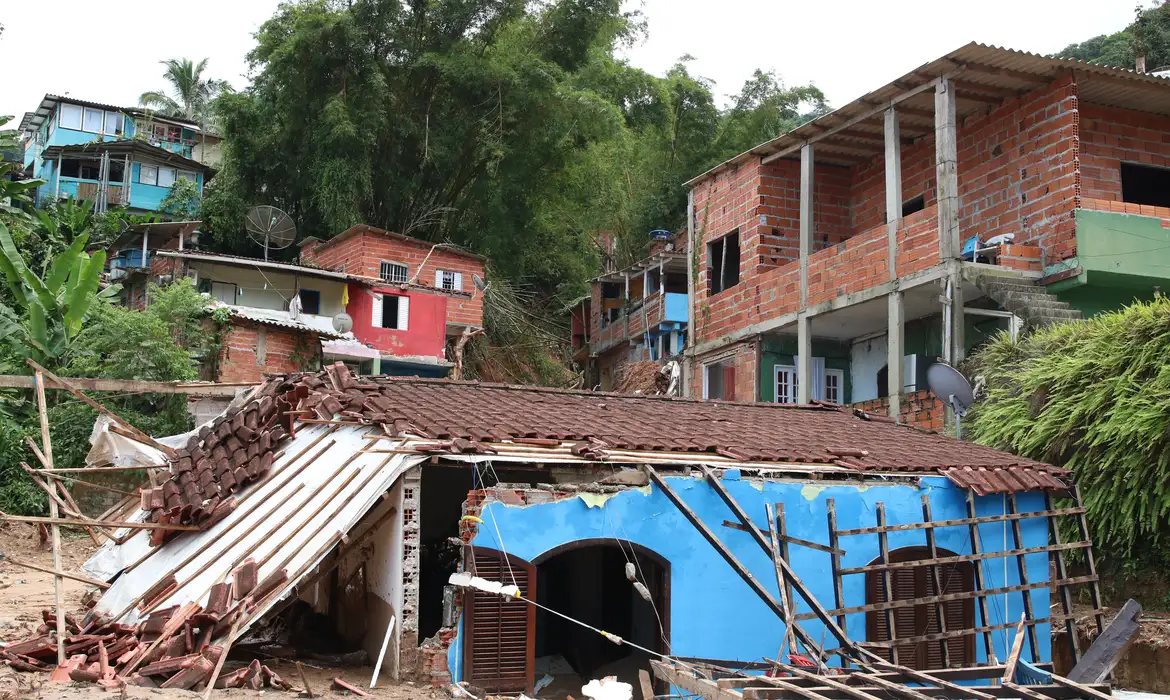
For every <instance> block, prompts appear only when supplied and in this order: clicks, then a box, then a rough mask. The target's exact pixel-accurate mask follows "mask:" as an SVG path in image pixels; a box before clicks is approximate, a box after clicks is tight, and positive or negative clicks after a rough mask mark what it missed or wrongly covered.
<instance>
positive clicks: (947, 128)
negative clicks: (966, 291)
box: [934, 79, 962, 260]
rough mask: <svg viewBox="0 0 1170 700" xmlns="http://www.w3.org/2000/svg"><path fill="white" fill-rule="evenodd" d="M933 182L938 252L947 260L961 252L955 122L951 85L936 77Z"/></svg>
mask: <svg viewBox="0 0 1170 700" xmlns="http://www.w3.org/2000/svg"><path fill="white" fill-rule="evenodd" d="M934 143H935V154H934V163H935V182H936V183H937V184H936V187H937V198H938V252H939V259H940V260H951V259H953V258H957V257H958V256H959V253H960V251H962V246H961V243H960V242H959V156H958V131H957V127H956V122H955V87H954V86H953V85H952V84H951V82H950V80H948V79H942V80H939V81H938V82H937V83H936V85H935V88H934Z"/></svg>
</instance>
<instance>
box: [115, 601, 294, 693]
mask: <svg viewBox="0 0 1170 700" xmlns="http://www.w3.org/2000/svg"><path fill="white" fill-rule="evenodd" d="M243 619H244V616H243V615H237V616H236V619H235V620H234V621H233V622H232V626H231V628H230V629H228V634H227V639H226V640H225V641H224V643H223V651H222V652H220V654H219V658H218V659H216V661H215V668H214V669H212V671H211V678H208V679H207V690H206V691H204V693H203V700H208V698H210V697H211V693H212V691H214V690H215V682H216V681H218V680H219V673H220V671H222V670H223V664H224V662H225V661H227V657H228V652H229V651H230V650H231V648H232V642H234V641H235V639H236V631H237V630H238V629H239V628H240V621H241V620H243ZM297 666H298V667H299V666H300V664H297ZM127 673H128V672H127ZM305 689H306V690H307V689H308V685H307V684H306V686H305ZM309 697H313V694H312V693H311V692H310V693H309Z"/></svg>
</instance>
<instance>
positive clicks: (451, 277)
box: [435, 270, 463, 292]
mask: <svg viewBox="0 0 1170 700" xmlns="http://www.w3.org/2000/svg"><path fill="white" fill-rule="evenodd" d="M435 286H436V287H438V288H439V289H445V290H447V291H450V292H462V291H463V273H461V272H452V271H451V270H435Z"/></svg>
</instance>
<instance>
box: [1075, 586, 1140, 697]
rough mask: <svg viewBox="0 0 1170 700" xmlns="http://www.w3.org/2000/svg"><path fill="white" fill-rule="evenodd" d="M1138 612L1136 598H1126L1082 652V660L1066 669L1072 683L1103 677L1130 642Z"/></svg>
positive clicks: (1134, 634)
mask: <svg viewBox="0 0 1170 700" xmlns="http://www.w3.org/2000/svg"><path fill="white" fill-rule="evenodd" d="M1141 614H1142V606H1141V605H1139V604H1138V602H1137V601H1136V600H1133V599H1130V600H1127V601H1126V602H1125V605H1124V606H1122V608H1121V610H1120V611H1119V612H1118V613H1117V615H1116V616H1115V617H1114V618H1113V620H1112V621H1111V622H1110V623H1109V626H1108V627H1106V628H1105V631H1104V632H1102V633H1101V634H1099V635H1097V639H1095V640H1094V641H1093V644H1092V646H1090V647H1089V648H1088V650H1087V651H1085V655H1084V656H1083V657H1081V662H1080V663H1079V664H1077V665H1076V666H1075V667H1074V668H1073V670H1071V671H1069V673H1068V676H1067V678H1068V679H1069V680H1071V681H1073V682H1075V683H1100V682H1101V681H1103V680H1105V678H1106V677H1107V676H1108V675H1109V674H1110V673H1112V672H1113V667H1114V666H1116V665H1117V662H1118V661H1120V660H1121V657H1122V656H1124V655H1125V652H1126V651H1128V650H1129V647H1130V645H1131V644H1133V640H1134V639H1135V638H1136V636H1137V632H1138V626H1139V625H1138V618H1139V617H1141Z"/></svg>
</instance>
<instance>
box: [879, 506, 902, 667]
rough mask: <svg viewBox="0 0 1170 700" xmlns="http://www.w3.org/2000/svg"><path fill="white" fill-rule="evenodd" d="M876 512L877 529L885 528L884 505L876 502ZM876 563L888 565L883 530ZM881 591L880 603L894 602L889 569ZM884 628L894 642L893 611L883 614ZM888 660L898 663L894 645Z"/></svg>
mask: <svg viewBox="0 0 1170 700" xmlns="http://www.w3.org/2000/svg"><path fill="white" fill-rule="evenodd" d="M875 508H876V510H877V524H878V527H885V524H886V504H885V503H882V502H880V501H879V502H878V503H877V504H876V505H875ZM878 557H880V558H879V559H878V562H879V563H881V564H882V565H885V564H889V563H890V545H889V541H888V540H887V538H886V533H885V530H882V531H879V532H878ZM882 591H883V593H884V596H883V599H882V602H883V603H889V602H892V601H893V600H894V577H893V575H892V574H891V573H890V570H889V569H883V570H882ZM885 616H886V628H887V629H888V630H889V633H890V641H891V642H894V641H897V639H898V632H897V629H896V627H897V625H896V624H895V623H896V620H895V619H894V610H893V609H892V608H887V609H886V612H885ZM890 660H891V661H893V662H894V663H895V664H897V663H898V646H897V645H896V644H895V645H893V646H891V647H890Z"/></svg>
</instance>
